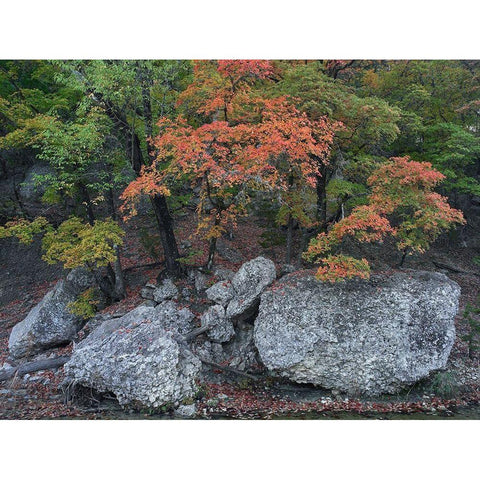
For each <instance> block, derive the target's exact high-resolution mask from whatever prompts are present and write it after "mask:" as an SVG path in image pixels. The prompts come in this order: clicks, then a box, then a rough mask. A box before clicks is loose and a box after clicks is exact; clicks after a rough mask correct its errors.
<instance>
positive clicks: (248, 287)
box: [227, 257, 276, 321]
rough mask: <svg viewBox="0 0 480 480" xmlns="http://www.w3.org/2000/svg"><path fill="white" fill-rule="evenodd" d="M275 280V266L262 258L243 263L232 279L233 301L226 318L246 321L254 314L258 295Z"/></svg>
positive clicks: (258, 302) (258, 299)
mask: <svg viewBox="0 0 480 480" xmlns="http://www.w3.org/2000/svg"><path fill="white" fill-rule="evenodd" d="M275 278H276V270H275V264H274V263H273V262H272V261H271V260H268V259H266V258H264V257H257V258H254V259H253V260H250V261H249V262H246V263H244V264H243V265H242V266H241V267H240V269H239V270H238V272H237V273H236V274H235V275H234V276H233V278H232V283H231V285H232V288H233V292H234V296H233V299H232V300H230V302H229V304H228V306H227V317H228V318H230V319H231V320H233V321H240V320H246V319H248V318H250V317H251V316H252V315H254V314H255V312H256V310H257V308H258V305H259V304H260V295H261V294H262V292H263V291H264V290H265V288H266V287H268V286H269V285H270V284H271V283H272V282H273V281H274V280H275Z"/></svg>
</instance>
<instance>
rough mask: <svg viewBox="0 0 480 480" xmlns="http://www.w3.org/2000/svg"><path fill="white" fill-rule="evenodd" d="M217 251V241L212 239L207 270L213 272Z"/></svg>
mask: <svg viewBox="0 0 480 480" xmlns="http://www.w3.org/2000/svg"><path fill="white" fill-rule="evenodd" d="M216 249H217V239H216V238H215V237H214V238H211V239H210V245H209V247H208V259H207V264H206V266H205V268H206V269H207V270H211V269H212V267H213V259H214V258H215V251H216Z"/></svg>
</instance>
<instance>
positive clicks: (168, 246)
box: [92, 92, 183, 276]
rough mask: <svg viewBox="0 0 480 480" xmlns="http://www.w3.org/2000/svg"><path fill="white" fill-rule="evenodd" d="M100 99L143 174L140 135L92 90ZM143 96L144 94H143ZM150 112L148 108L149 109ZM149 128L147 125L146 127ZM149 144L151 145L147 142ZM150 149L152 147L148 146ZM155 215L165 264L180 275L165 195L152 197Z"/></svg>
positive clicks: (111, 105)
mask: <svg viewBox="0 0 480 480" xmlns="http://www.w3.org/2000/svg"><path fill="white" fill-rule="evenodd" d="M92 93H93V94H94V95H95V96H96V97H97V98H98V100H99V102H100V104H101V105H102V106H103V107H104V109H105V112H106V113H107V115H108V116H109V117H110V118H111V119H112V120H113V121H114V122H115V124H116V125H117V126H118V128H119V130H120V131H121V132H122V134H123V135H124V137H125V139H126V148H127V155H128V158H130V161H131V164H132V168H133V171H134V172H135V174H136V175H137V176H139V175H140V174H141V169H142V166H143V165H144V161H143V154H142V150H141V146H140V140H139V138H138V135H137V134H136V133H135V131H134V130H133V129H132V127H131V125H130V124H129V123H128V121H127V117H126V116H125V114H124V113H123V112H122V111H121V110H120V109H118V108H117V107H116V106H115V105H114V104H112V103H111V102H110V101H109V100H106V99H105V98H103V96H102V95H100V94H99V93H98V92H92ZM142 96H143V95H142ZM147 113H148V109H147ZM145 121H146V123H148V122H149V124H150V125H151V112H150V119H145ZM146 128H147V127H146ZM147 145H149V144H148V143H147ZM148 148H149V149H150V148H151V147H150V146H148ZM150 200H151V203H152V206H153V210H154V212H155V217H156V219H157V223H158V228H159V233H160V240H161V242H162V247H163V251H164V255H165V265H166V269H167V272H168V273H169V274H171V275H173V276H179V275H182V274H183V269H182V266H181V265H180V263H179V262H178V259H179V258H180V254H179V252H178V246H177V241H176V239H175V234H174V231H173V220H172V217H171V216H170V212H169V211H168V206H167V202H166V200H165V197H164V196H163V195H155V196H153V197H150Z"/></svg>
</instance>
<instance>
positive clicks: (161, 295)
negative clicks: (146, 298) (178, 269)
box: [153, 278, 178, 303]
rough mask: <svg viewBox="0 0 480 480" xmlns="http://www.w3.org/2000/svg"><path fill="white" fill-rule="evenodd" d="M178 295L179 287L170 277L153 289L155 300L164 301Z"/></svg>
mask: <svg viewBox="0 0 480 480" xmlns="http://www.w3.org/2000/svg"><path fill="white" fill-rule="evenodd" d="M177 297H178V288H177V287H176V285H175V284H174V283H173V282H172V280H170V279H169V278H167V279H165V280H164V281H163V282H162V283H161V285H160V286H159V287H157V288H156V289H155V290H154V291H153V300H155V301H156V302H157V303H162V302H164V301H165V300H171V299H172V298H177Z"/></svg>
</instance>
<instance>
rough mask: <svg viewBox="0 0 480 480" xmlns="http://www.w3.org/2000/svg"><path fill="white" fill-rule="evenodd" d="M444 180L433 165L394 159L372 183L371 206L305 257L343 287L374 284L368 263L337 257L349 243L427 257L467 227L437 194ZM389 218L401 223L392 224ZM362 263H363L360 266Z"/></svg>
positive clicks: (322, 237)
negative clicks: (390, 244)
mask: <svg viewBox="0 0 480 480" xmlns="http://www.w3.org/2000/svg"><path fill="white" fill-rule="evenodd" d="M444 178H445V177H444V175H443V174H441V173H440V172H438V171H436V170H435V169H433V168H432V165H431V164H430V163H428V162H415V161H412V160H410V158H409V157H408V156H405V157H393V158H391V159H390V161H388V162H386V163H385V164H384V165H382V166H381V167H380V168H379V169H378V170H377V171H376V172H375V173H374V174H373V175H371V176H370V178H369V179H368V183H369V185H370V186H371V187H372V193H371V194H370V196H369V202H368V204H367V205H363V206H359V207H356V208H354V209H353V210H352V213H351V214H350V215H349V216H348V217H346V218H344V219H343V220H341V221H340V222H338V223H336V224H335V225H334V226H333V227H332V229H331V230H330V231H329V232H328V233H327V234H326V233H321V234H319V235H318V236H317V238H315V239H314V240H312V241H311V243H310V245H309V248H308V250H307V252H306V253H305V254H304V257H305V258H306V259H308V260H313V261H317V262H319V263H320V267H319V269H318V271H317V276H318V278H319V279H321V280H326V281H341V280H343V279H345V278H352V277H354V276H358V277H361V278H368V273H369V265H368V262H367V261H366V260H365V259H362V260H361V261H360V260H356V259H354V258H352V257H348V256H345V255H331V251H332V250H333V249H334V248H335V247H337V246H339V245H340V243H341V241H342V239H343V238H344V237H347V236H349V237H351V238H353V239H355V240H357V241H359V242H375V241H382V240H383V239H384V238H385V237H386V236H387V235H392V236H393V237H394V238H395V239H396V243H397V248H398V249H399V250H401V251H402V252H404V254H405V255H406V254H407V253H412V252H419V253H423V252H425V250H426V249H427V248H428V247H429V246H430V244H431V242H433V241H434V240H435V239H436V238H437V237H438V235H439V234H440V233H441V232H442V231H444V230H447V229H448V228H450V227H451V226H452V225H454V224H455V223H458V224H462V223H465V220H464V218H463V215H462V212H460V211H459V210H456V209H454V208H452V207H450V205H449V204H448V202H447V199H446V198H445V197H442V196H441V195H439V194H438V193H435V192H433V191H432V189H433V188H434V187H435V186H436V185H437V184H438V183H440V182H441V181H442V180H443V179H444ZM389 216H391V217H392V219H395V223H394V224H392V223H391V220H390V219H389V218H388V217H389ZM359 262H360V263H359Z"/></svg>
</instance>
